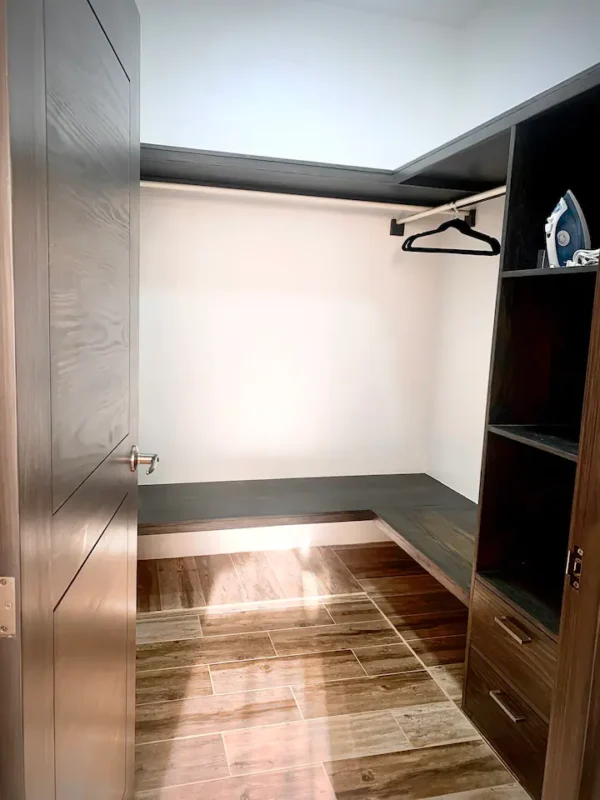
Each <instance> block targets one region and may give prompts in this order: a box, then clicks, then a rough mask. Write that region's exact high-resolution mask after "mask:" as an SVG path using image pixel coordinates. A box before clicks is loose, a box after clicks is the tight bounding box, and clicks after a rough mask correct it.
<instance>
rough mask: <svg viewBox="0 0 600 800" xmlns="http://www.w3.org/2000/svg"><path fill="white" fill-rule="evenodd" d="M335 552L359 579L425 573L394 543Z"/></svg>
mask: <svg viewBox="0 0 600 800" xmlns="http://www.w3.org/2000/svg"><path fill="white" fill-rule="evenodd" d="M336 554H337V556H338V557H339V558H340V559H341V560H342V561H343V562H344V564H345V565H346V566H347V567H348V569H349V570H350V572H351V573H352V575H354V577H355V578H356V579H357V580H359V581H362V580H364V579H365V578H392V577H394V576H397V575H423V574H425V571H424V570H423V568H422V567H421V566H419V564H417V562H416V561H414V559H412V558H411V557H410V556H409V555H408V554H407V553H405V552H404V550H401V549H400V548H399V547H398V546H397V545H395V544H389V545H387V547H379V548H367V547H365V548H360V547H357V548H356V549H354V550H337V551H336Z"/></svg>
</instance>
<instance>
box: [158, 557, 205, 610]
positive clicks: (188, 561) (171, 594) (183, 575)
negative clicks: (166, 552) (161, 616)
mask: <svg viewBox="0 0 600 800" xmlns="http://www.w3.org/2000/svg"><path fill="white" fill-rule="evenodd" d="M156 566H157V570H158V586H159V591H160V606H161V609H162V610H163V611H168V610H170V609H178V608H201V607H203V606H205V605H206V598H205V597H204V592H203V591H202V584H201V582H200V576H199V575H198V573H197V571H196V569H195V566H196V562H195V560H194V559H193V558H161V559H159V560H158V561H157V565H156ZM190 567H191V568H190Z"/></svg>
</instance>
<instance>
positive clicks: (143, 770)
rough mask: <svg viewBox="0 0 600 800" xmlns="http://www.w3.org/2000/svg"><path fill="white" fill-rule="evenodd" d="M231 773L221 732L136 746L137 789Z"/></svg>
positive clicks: (211, 778) (153, 787)
mask: <svg viewBox="0 0 600 800" xmlns="http://www.w3.org/2000/svg"><path fill="white" fill-rule="evenodd" d="M228 776H229V769H228V766H227V758H226V756H225V749H224V747H223V740H222V738H221V736H220V735H218V734H217V735H213V736H200V737H198V738H193V739H178V740H177V741H174V742H158V743H155V744H144V745H138V746H137V747H136V748H135V788H136V791H142V790H144V789H160V788H162V787H166V786H175V785H177V784H180V783H193V782H194V781H210V780H214V779H215V778H224V777H228Z"/></svg>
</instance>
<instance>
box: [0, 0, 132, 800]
mask: <svg viewBox="0 0 600 800" xmlns="http://www.w3.org/2000/svg"><path fill="white" fill-rule="evenodd" d="M0 14H1V30H0V38H1V43H0V59H1V61H2V63H1V65H0V67H1V69H0V73H1V79H2V84H1V86H0V100H1V102H0V126H1V130H0V144H1V147H2V158H1V159H0V162H1V163H0V170H1V171H2V174H1V176H0V177H1V179H2V180H1V186H0V210H1V212H2V213H1V218H0V226H1V233H0V254H1V258H2V261H1V263H0V310H1V315H0V318H1V322H0V345H1V347H2V353H1V356H2V367H1V369H0V380H1V382H2V385H1V392H0V429H1V430H0V437H1V440H2V445H1V447H2V458H1V459H0V483H1V486H2V489H1V490H0V598H1V599H2V603H0V606H1V608H2V609H3V610H2V612H0V615H1V618H0V672H1V674H2V684H3V685H2V707H3V709H4V712H5V713H4V714H3V718H2V723H1V725H2V730H1V735H0V742H1V744H0V797H2V798H7V800H8V798H10V800H51V799H52V800H83V798H85V800H94V798H97V800H122V798H124V797H132V796H133V752H134V694H135V690H134V686H135V684H134V682H135V571H136V541H137V477H136V475H135V473H134V472H133V471H132V468H131V454H132V452H133V448H134V446H135V445H136V437H137V370H138V359H137V351H138V342H137V328H138V312H137V304H138V196H139V100H138V98H139V19H138V14H137V9H136V6H135V2H134V0H18V2H12V0H0ZM2 578H4V583H2ZM13 585H14V590H13ZM5 676H7V681H6V683H5V682H4V678H5Z"/></svg>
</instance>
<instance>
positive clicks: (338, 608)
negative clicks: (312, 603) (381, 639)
mask: <svg viewBox="0 0 600 800" xmlns="http://www.w3.org/2000/svg"><path fill="white" fill-rule="evenodd" d="M325 608H326V609H327V612H328V613H329V614H330V615H331V617H332V618H333V621H334V622H337V623H341V622H369V621H370V620H373V619H382V618H383V617H382V614H381V611H380V610H379V609H378V608H377V606H376V605H374V604H373V603H372V602H371V600H369V599H368V598H367V597H357V598H355V599H349V598H346V597H344V598H341V599H339V600H329V601H326V602H325Z"/></svg>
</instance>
